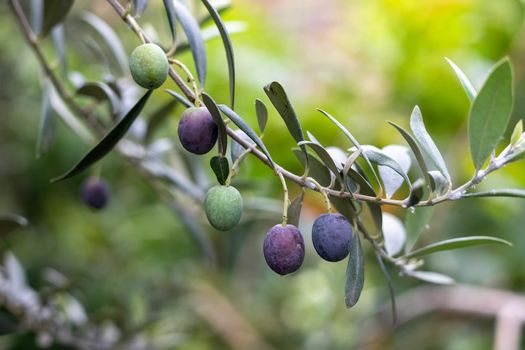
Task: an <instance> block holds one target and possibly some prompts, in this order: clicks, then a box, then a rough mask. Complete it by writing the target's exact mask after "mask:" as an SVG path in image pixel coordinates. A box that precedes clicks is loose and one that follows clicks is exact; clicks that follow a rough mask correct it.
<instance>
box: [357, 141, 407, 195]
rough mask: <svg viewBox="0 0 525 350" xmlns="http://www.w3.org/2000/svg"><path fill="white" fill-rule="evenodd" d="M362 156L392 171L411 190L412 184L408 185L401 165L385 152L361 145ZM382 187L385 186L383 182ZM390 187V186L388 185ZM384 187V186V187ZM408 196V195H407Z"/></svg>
mask: <svg viewBox="0 0 525 350" xmlns="http://www.w3.org/2000/svg"><path fill="white" fill-rule="evenodd" d="M361 148H362V151H363V154H365V155H366V157H367V158H368V159H369V160H370V161H371V162H372V163H375V164H377V165H381V166H386V167H388V168H390V169H392V170H394V171H395V172H396V173H397V174H398V175H400V176H401V177H402V178H403V180H404V181H405V182H406V184H407V186H408V188H409V190H410V191H411V190H412V184H411V183H410V179H409V178H408V175H407V174H406V172H405V171H404V170H403V168H402V167H401V165H399V163H398V162H397V161H396V160H395V159H394V158H392V157H390V156H389V155H388V154H386V153H385V152H383V151H381V150H380V149H378V148H376V147H374V146H370V145H363V146H361ZM383 185H385V183H384V180H383ZM389 186H390V185H389ZM385 187H386V185H385ZM409 196H410V194H409Z"/></svg>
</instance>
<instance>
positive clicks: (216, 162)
mask: <svg viewBox="0 0 525 350" xmlns="http://www.w3.org/2000/svg"><path fill="white" fill-rule="evenodd" d="M210 166H211V169H212V170H213V172H214V173H215V176H217V181H218V182H219V183H220V184H221V185H224V184H225V183H226V179H227V178H228V174H229V173H230V164H229V163H228V158H226V157H221V156H215V157H212V158H211V160H210Z"/></svg>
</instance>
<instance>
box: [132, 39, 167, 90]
mask: <svg viewBox="0 0 525 350" xmlns="http://www.w3.org/2000/svg"><path fill="white" fill-rule="evenodd" d="M129 68H130V70H131V76H132V77H133V79H134V80H135V82H136V83H137V84H139V85H140V86H142V87H143V88H145V89H156V88H158V87H159V86H161V85H162V84H163V83H164V82H165V81H166V79H167V77H168V70H169V63H168V59H167V58H166V54H165V53H164V51H162V49H161V48H160V47H159V46H158V45H155V44H152V43H149V44H143V45H140V46H138V47H136V48H135V50H133V52H132V53H131V56H130V58H129Z"/></svg>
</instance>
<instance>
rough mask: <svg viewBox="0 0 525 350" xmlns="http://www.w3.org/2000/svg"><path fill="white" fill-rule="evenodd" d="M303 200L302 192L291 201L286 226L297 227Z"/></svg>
mask: <svg viewBox="0 0 525 350" xmlns="http://www.w3.org/2000/svg"><path fill="white" fill-rule="evenodd" d="M303 200H304V191H303V190H302V191H301V193H300V194H299V195H298V196H297V197H296V198H295V199H294V200H293V201H292V203H291V204H290V206H288V215H287V216H288V224H290V225H294V226H296V227H298V226H299V219H300V217H301V208H302V206H303Z"/></svg>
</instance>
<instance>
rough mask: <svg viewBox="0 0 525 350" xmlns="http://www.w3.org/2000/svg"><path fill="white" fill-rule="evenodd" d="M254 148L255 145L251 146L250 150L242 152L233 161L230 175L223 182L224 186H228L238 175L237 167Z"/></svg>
mask: <svg viewBox="0 0 525 350" xmlns="http://www.w3.org/2000/svg"><path fill="white" fill-rule="evenodd" d="M254 147H255V145H252V146H251V147H250V148H248V149H246V150H244V151H243V152H242V153H241V154H240V155H239V156H238V157H237V159H235V162H233V164H232V167H231V169H230V173H229V174H228V177H227V178H226V181H224V184H225V185H226V186H229V185H230V182H231V181H232V179H233V178H234V177H235V176H236V175H237V174H238V173H239V171H238V169H239V165H240V163H241V162H242V161H243V159H244V158H246V156H247V155H248V154H249V153H251V152H252V149H253V148H254Z"/></svg>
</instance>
